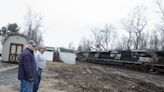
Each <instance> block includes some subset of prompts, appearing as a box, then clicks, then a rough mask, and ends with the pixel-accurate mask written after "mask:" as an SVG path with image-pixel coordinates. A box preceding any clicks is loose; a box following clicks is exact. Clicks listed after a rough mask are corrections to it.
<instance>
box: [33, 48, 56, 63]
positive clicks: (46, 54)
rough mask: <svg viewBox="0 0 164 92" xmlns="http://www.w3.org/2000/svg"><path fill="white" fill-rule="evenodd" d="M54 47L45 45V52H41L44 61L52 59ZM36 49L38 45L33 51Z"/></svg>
mask: <svg viewBox="0 0 164 92" xmlns="http://www.w3.org/2000/svg"><path fill="white" fill-rule="evenodd" d="M54 50H55V49H54V47H46V46H45V52H44V53H43V56H44V58H45V60H46V61H53V58H54ZM37 51H38V47H36V49H35V51H34V53H36V52H37Z"/></svg>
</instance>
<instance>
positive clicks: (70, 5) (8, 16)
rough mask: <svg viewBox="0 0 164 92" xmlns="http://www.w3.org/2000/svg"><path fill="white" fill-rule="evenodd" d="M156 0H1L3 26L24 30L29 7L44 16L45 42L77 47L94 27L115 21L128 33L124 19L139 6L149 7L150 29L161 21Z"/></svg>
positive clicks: (0, 25)
mask: <svg viewBox="0 0 164 92" xmlns="http://www.w3.org/2000/svg"><path fill="white" fill-rule="evenodd" d="M154 1H155V0H0V28H1V27H2V26H6V25H7V24H8V23H17V24H18V25H19V26H21V31H23V26H24V18H23V17H24V16H25V15H26V14H27V10H28V7H31V9H32V10H33V11H35V12H38V13H41V14H42V15H43V16H44V23H43V26H44V28H45V29H47V31H46V33H45V34H44V45H45V46H52V47H61V46H63V47H68V44H69V42H73V44H74V45H75V47H76V48H77V47H78V45H79V42H80V40H81V38H82V37H83V36H85V37H87V38H89V37H90V36H91V30H92V29H94V28H99V29H103V28H104V27H105V24H112V25H114V27H115V28H116V31H117V32H118V33H119V36H120V37H121V36H122V35H126V31H124V30H122V25H121V24H120V19H121V18H125V17H126V16H127V15H128V13H130V12H131V11H132V10H133V9H134V8H135V7H136V6H137V5H144V6H146V7H147V9H148V12H147V17H148V18H149V22H148V26H147V30H152V29H153V28H154V24H155V23H158V22H159V17H160V16H159V15H158V14H156V13H154V11H155V10H156V7H155V3H153V2H154Z"/></svg>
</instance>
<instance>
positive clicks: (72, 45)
mask: <svg viewBox="0 0 164 92" xmlns="http://www.w3.org/2000/svg"><path fill="white" fill-rule="evenodd" d="M68 49H71V50H74V51H75V46H74V44H73V42H69V44H68Z"/></svg>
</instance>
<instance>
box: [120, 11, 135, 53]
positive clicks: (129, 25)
mask: <svg viewBox="0 0 164 92" xmlns="http://www.w3.org/2000/svg"><path fill="white" fill-rule="evenodd" d="M134 18H135V14H133V15H132V16H129V18H128V19H122V20H121V23H122V25H123V28H124V29H125V30H126V31H127V32H128V34H129V37H126V38H127V42H126V43H127V50H130V49H131V44H132V33H133V32H134Z"/></svg>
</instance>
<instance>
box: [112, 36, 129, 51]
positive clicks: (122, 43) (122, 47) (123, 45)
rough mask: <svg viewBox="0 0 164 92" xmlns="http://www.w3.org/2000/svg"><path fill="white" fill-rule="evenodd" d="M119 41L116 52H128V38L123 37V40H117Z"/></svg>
mask: <svg viewBox="0 0 164 92" xmlns="http://www.w3.org/2000/svg"><path fill="white" fill-rule="evenodd" d="M117 39H118V40H117V44H116V47H115V49H114V50H128V49H127V48H128V47H127V42H128V41H127V38H126V36H123V37H122V38H121V40H119V38H117Z"/></svg>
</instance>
